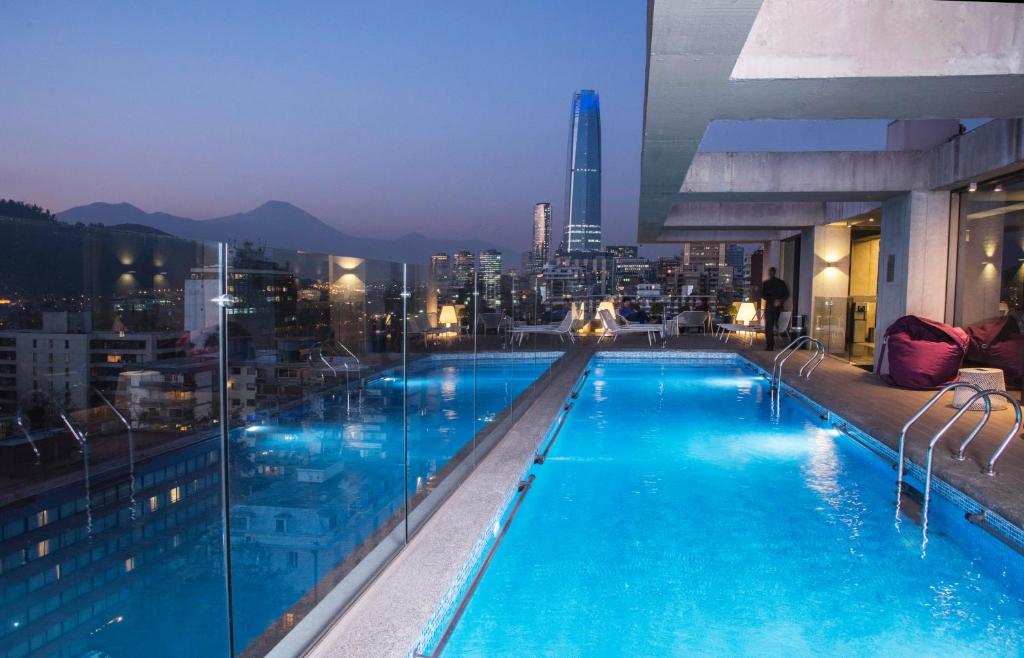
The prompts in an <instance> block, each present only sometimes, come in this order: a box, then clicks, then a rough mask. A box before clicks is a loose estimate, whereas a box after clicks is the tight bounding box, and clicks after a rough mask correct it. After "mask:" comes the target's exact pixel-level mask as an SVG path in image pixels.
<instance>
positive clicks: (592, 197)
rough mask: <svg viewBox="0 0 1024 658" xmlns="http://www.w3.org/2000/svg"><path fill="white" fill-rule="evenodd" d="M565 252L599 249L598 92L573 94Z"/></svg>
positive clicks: (599, 113)
mask: <svg viewBox="0 0 1024 658" xmlns="http://www.w3.org/2000/svg"><path fill="white" fill-rule="evenodd" d="M565 208H566V221H565V243H564V244H565V250H566V251H567V252H569V253H573V252H577V251H600V249H601V111H600V107H599V104H598V99H597V92H596V91H592V90H589V89H584V90H582V91H578V92H576V94H575V96H573V99H572V123H571V125H570V129H569V171H568V176H567V178H566V202H565Z"/></svg>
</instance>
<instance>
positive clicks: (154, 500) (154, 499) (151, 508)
mask: <svg viewBox="0 0 1024 658" xmlns="http://www.w3.org/2000/svg"><path fill="white" fill-rule="evenodd" d="M159 506H160V501H159V500H157V497H156V496H152V497H150V499H149V511H150V512H155V511H156V508H157V507H159Z"/></svg>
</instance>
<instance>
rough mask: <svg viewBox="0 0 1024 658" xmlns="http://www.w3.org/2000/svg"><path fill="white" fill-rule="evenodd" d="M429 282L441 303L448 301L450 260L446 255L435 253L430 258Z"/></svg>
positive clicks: (450, 271)
mask: <svg viewBox="0 0 1024 658" xmlns="http://www.w3.org/2000/svg"><path fill="white" fill-rule="evenodd" d="M430 281H431V285H432V286H434V289H435V290H436V291H437V295H438V298H439V299H440V300H441V302H446V301H448V297H449V296H450V292H451V285H452V259H451V257H450V256H449V255H448V254H445V253H437V254H434V255H433V256H431V257H430Z"/></svg>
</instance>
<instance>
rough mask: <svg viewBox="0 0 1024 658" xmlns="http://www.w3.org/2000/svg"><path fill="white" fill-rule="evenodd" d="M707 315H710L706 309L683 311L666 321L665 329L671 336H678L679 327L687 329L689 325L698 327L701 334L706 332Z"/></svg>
mask: <svg viewBox="0 0 1024 658" xmlns="http://www.w3.org/2000/svg"><path fill="white" fill-rule="evenodd" d="M709 317H711V314H710V313H708V312H707V311H683V312H682V313H680V314H679V315H677V316H676V317H674V318H672V319H671V320H669V321H668V323H667V324H666V329H667V331H668V333H669V335H672V336H678V335H679V333H680V329H688V328H690V327H694V328H696V329H700V332H701V333H702V334H706V333H707V332H708V318H709Z"/></svg>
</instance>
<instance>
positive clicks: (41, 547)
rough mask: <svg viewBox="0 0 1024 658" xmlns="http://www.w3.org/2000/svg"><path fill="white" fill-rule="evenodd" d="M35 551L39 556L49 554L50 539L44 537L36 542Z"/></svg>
mask: <svg viewBox="0 0 1024 658" xmlns="http://www.w3.org/2000/svg"><path fill="white" fill-rule="evenodd" d="M36 553H38V554H39V557H45V556H47V555H49V554H50V540H49V539H44V540H43V541H41V542H39V543H38V544H36Z"/></svg>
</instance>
